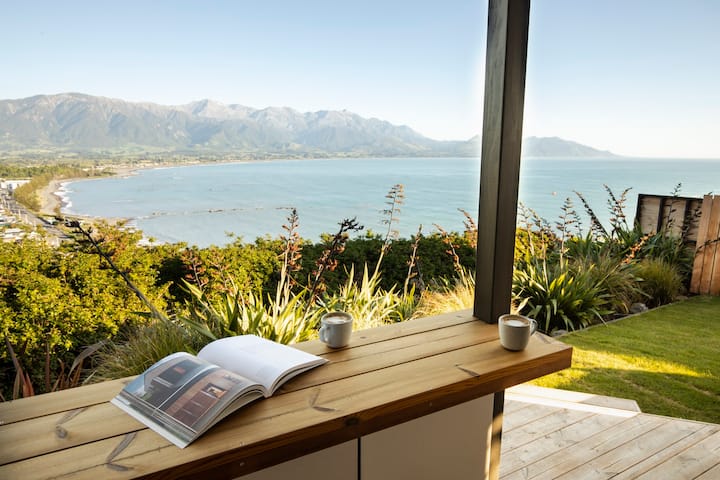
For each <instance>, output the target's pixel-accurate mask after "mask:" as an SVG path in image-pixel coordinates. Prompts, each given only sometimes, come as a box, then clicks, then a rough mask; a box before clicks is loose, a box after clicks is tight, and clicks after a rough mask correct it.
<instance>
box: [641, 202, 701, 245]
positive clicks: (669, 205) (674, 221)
mask: <svg viewBox="0 0 720 480" xmlns="http://www.w3.org/2000/svg"><path fill="white" fill-rule="evenodd" d="M702 203H703V199H702V198H694V197H676V196H663V195H646V194H644V193H641V194H640V195H638V203H637V210H636V213H635V222H636V223H638V224H639V225H640V228H641V229H642V232H643V233H657V232H659V231H660V230H665V231H667V232H668V233H670V234H671V235H674V236H676V237H682V238H683V240H684V241H685V244H686V245H688V246H690V247H695V243H696V242H697V236H698V228H699V223H700V222H699V218H700V215H701V208H702Z"/></svg>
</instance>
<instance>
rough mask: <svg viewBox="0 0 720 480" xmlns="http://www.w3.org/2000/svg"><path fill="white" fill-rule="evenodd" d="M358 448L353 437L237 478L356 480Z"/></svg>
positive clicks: (240, 479)
mask: <svg viewBox="0 0 720 480" xmlns="http://www.w3.org/2000/svg"><path fill="white" fill-rule="evenodd" d="M357 451H358V448H357V440H352V441H349V442H345V443H341V444H340V445H335V446H334V447H330V448H326V449H325V450H320V451H319V452H315V453H311V454H308V455H305V456H302V457H299V458H296V459H294V460H290V461H287V462H285V463H280V464H278V465H274V466H272V467H268V468H265V469H262V470H259V471H257V472H254V473H250V474H248V475H243V476H242V477H239V478H238V479H236V480H287V479H292V480H345V479H347V480H357V478H358V458H357Z"/></svg>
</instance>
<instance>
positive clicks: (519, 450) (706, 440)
mask: <svg viewBox="0 0 720 480" xmlns="http://www.w3.org/2000/svg"><path fill="white" fill-rule="evenodd" d="M543 390H546V389H537V388H535V387H526V386H520V387H516V388H511V389H509V390H508V391H507V393H506V396H505V418H504V422H503V436H502V457H501V462H500V478H501V479H502V480H520V479H523V480H524V479H530V478H532V479H551V478H552V479H555V478H562V479H582V480H587V479H610V478H612V479H635V478H640V479H648V480H654V479H671V480H675V479H677V480H686V479H698V480H718V479H720V425H714V424H709V423H702V422H694V421H689V420H682V419H677V418H669V417H661V416H657V415H649V414H645V413H641V412H639V409H637V408H636V405H635V404H634V402H631V401H627V400H620V399H609V398H607V397H593V396H588V395H584V394H576V393H574V392H562V391H559V392H557V391H556V392H555V393H553V392H552V391H551V392H544V391H543ZM615 400H617V401H619V402H620V403H619V404H618V403H616V402H615Z"/></svg>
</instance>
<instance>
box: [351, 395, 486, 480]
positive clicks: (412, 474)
mask: <svg viewBox="0 0 720 480" xmlns="http://www.w3.org/2000/svg"><path fill="white" fill-rule="evenodd" d="M492 410H493V395H487V396H485V397H481V398H479V399H476V400H472V401H470V402H467V403H463V404H460V405H457V406H455V407H450V408H448V409H445V410H441V411H439V412H435V413H432V414H430V415H426V416H424V417H421V418H418V419H415V420H411V421H409V422H406V423H402V424H400V425H396V426H394V427H390V428H387V429H385V430H381V431H379V432H376V433H372V434H370V435H367V436H364V437H362V438H361V439H360V442H361V443H360V474H361V476H362V480H386V479H387V480H404V479H408V480H422V479H428V480H436V479H443V480H452V479H458V480H470V479H485V478H487V477H488V467H489V458H490V455H489V449H490V437H491V432H492V429H491V426H492Z"/></svg>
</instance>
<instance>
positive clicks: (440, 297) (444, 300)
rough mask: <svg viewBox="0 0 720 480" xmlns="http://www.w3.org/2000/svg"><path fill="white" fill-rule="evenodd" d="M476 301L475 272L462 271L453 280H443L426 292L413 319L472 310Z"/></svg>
mask: <svg viewBox="0 0 720 480" xmlns="http://www.w3.org/2000/svg"><path fill="white" fill-rule="evenodd" d="M474 301H475V272H472V271H469V270H462V271H461V272H460V274H459V275H458V276H456V277H455V278H454V279H453V280H447V279H442V280H441V281H439V282H435V284H434V285H431V287H430V288H429V289H427V290H425V291H424V292H423V293H422V295H421V297H420V301H419V303H418V307H417V309H416V310H415V313H414V314H413V317H415V318H421V317H430V316H433V315H439V314H441V313H446V312H455V311H458V310H464V309H466V308H472V307H473V303H474Z"/></svg>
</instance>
